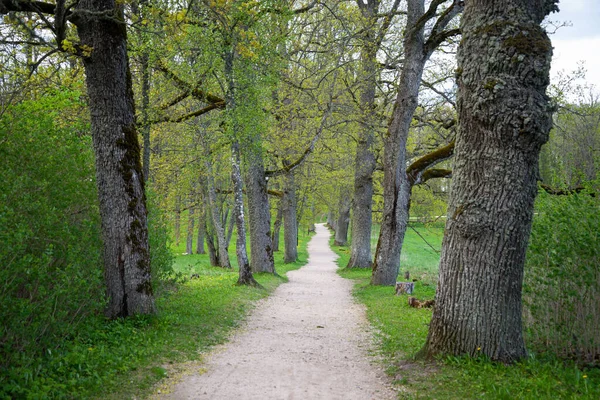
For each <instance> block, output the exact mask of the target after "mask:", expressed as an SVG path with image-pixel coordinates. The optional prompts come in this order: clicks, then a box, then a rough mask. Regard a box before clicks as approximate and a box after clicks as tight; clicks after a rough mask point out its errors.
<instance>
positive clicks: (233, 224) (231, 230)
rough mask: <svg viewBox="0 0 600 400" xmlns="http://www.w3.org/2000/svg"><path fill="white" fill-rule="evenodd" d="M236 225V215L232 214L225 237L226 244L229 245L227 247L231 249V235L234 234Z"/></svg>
mask: <svg viewBox="0 0 600 400" xmlns="http://www.w3.org/2000/svg"><path fill="white" fill-rule="evenodd" d="M228 211H229V210H228ZM225 219H227V218H225ZM234 227H235V215H232V216H231V218H229V222H228V224H227V237H226V238H225V246H227V249H229V243H231V237H232V236H233V228H234Z"/></svg>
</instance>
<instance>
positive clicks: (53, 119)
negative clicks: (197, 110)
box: [0, 92, 103, 369]
mask: <svg viewBox="0 0 600 400" xmlns="http://www.w3.org/2000/svg"><path fill="white" fill-rule="evenodd" d="M79 97H80V96H79V94H78V93H73V92H62V93H55V94H52V95H46V96H44V97H42V98H40V99H38V100H36V101H27V102H23V103H21V104H19V105H18V106H14V107H10V108H9V109H7V110H6V111H5V112H4V113H3V114H2V116H1V118H0V159H1V160H2V163H1V164H0V265H1V268H0V321H2V324H1V325H0V368H2V369H4V368H7V367H8V366H9V365H15V364H17V365H19V364H20V365H24V366H27V364H28V360H30V359H31V357H33V356H38V355H40V354H41V353H42V352H45V351H47V350H51V349H55V348H57V347H58V346H60V344H61V342H62V341H63V340H64V339H65V338H68V337H70V336H71V335H72V334H73V332H74V330H75V329H76V327H77V325H78V324H79V323H81V321H83V320H84V319H85V317H86V316H87V315H89V314H90V313H95V312H98V311H99V310H101V309H102V307H103V287H102V270H101V264H100V257H101V244H100V237H99V234H98V232H99V226H100V221H99V217H98V209H97V205H96V203H97V200H96V197H97V196H96V187H95V179H94V158H93V153H92V150H91V138H90V137H89V136H88V135H87V134H86V132H88V131H89V129H88V123H87V121H86V119H85V118H84V117H81V115H82V110H83V109H84V104H83V103H82V102H81V101H80V100H79Z"/></svg>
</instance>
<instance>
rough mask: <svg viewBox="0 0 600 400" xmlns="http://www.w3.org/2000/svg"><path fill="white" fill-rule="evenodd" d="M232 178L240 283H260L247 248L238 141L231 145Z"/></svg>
mask: <svg viewBox="0 0 600 400" xmlns="http://www.w3.org/2000/svg"><path fill="white" fill-rule="evenodd" d="M231 154H232V155H231V159H232V169H231V180H232V181H233V193H234V207H233V208H234V210H235V212H234V217H235V221H236V224H235V225H236V227H237V241H236V255H237V260H238V266H239V277H238V281H237V284H238V285H254V286H256V285H258V282H256V281H255V280H254V277H253V276H252V270H251V269H250V262H249V261H248V252H247V250H246V224H245V221H244V199H243V197H242V196H243V186H242V171H241V168H240V147H239V144H238V142H233V144H232V145H231Z"/></svg>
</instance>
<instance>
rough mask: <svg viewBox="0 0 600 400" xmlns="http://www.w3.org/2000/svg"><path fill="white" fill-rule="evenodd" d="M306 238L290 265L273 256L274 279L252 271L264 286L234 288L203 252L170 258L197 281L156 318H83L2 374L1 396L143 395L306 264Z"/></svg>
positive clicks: (161, 304)
mask: <svg viewBox="0 0 600 400" xmlns="http://www.w3.org/2000/svg"><path fill="white" fill-rule="evenodd" d="M308 239H309V237H308V236H306V235H304V236H302V235H301V236H300V243H299V248H298V249H299V260H298V261H297V262H296V263H292V264H283V260H282V258H283V256H282V255H281V254H279V253H277V254H276V256H275V259H276V270H277V272H278V274H279V275H280V276H274V275H272V274H255V278H256V279H257V281H258V282H259V283H260V284H261V285H262V286H263V288H264V289H256V288H251V287H240V286H236V285H235V283H236V281H237V274H238V272H237V270H236V269H232V270H225V269H222V268H218V267H211V266H209V263H208V256H207V255H186V256H183V255H180V256H177V257H176V260H175V264H174V269H175V270H176V271H177V272H179V275H180V276H185V277H189V276H190V275H191V273H195V274H198V275H199V276H200V277H199V278H198V279H187V280H186V281H185V282H184V283H180V284H178V285H175V286H174V289H173V288H172V289H171V290H169V291H162V296H161V297H159V298H157V300H156V303H157V307H158V310H159V311H158V314H157V315H156V316H153V317H134V318H128V319H119V320H114V321H107V320H105V319H104V318H103V317H101V316H99V315H97V316H95V317H94V318H90V319H89V320H88V321H86V324H85V325H84V327H83V328H81V329H79V330H77V331H76V332H73V334H72V336H70V337H69V338H67V339H66V340H65V342H64V343H63V344H62V345H61V347H60V348H59V350H57V351H50V350H49V351H47V352H46V353H45V354H44V355H43V356H42V357H40V358H38V359H37V360H35V362H34V363H33V364H31V365H30V366H29V367H28V368H21V369H19V368H13V369H10V370H5V371H2V381H1V382H0V399H14V398H24V399H46V398H49V399H54V398H57V399H58V398H61V399H62V398H64V399H87V398H109V399H111V398H112V399H130V398H134V397H135V398H139V397H144V396H145V395H146V394H148V393H149V392H150V391H151V389H152V388H153V386H154V385H155V384H156V383H157V382H158V381H159V380H161V379H163V378H165V377H167V376H168V375H169V372H170V369H171V365H173V364H177V363H180V362H185V361H189V360H198V359H200V358H201V357H202V355H203V354H204V353H205V352H206V351H207V350H208V349H209V348H210V347H211V346H213V345H215V344H218V343H222V342H224V341H225V340H226V338H227V337H228V335H229V332H231V329H233V328H235V327H236V326H238V325H239V323H240V322H241V321H242V320H243V319H244V317H245V316H246V314H247V313H248V311H249V310H250V309H251V308H252V306H253V304H254V303H255V301H256V300H258V299H260V298H263V297H265V296H267V295H268V294H269V293H270V292H271V291H272V290H273V289H274V288H275V287H276V286H278V285H279V284H280V283H282V282H285V281H286V280H287V279H286V278H285V273H286V272H288V271H290V270H293V269H297V268H299V267H300V266H302V265H303V264H305V263H306V261H307V258H308V255H307V252H306V244H307V241H308ZM232 251H235V249H233V250H232Z"/></svg>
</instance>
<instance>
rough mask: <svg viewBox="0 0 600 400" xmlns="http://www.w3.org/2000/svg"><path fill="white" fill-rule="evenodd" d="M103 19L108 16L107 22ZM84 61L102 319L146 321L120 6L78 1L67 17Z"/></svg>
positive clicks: (138, 190) (138, 172) (143, 223)
mask: <svg viewBox="0 0 600 400" xmlns="http://www.w3.org/2000/svg"><path fill="white" fill-rule="evenodd" d="M108 14H110V15H108ZM71 21H73V22H74V23H75V24H76V25H77V31H78V34H79V38H80V40H81V45H86V46H89V47H90V48H91V49H92V52H91V55H90V56H89V57H84V59H83V62H84V66H85V71H86V83H87V91H88V96H89V104H90V114H91V125H92V138H93V144H94V151H95V153H96V179H97V184H98V196H99V199H100V216H101V218H102V239H103V242H104V274H105V279H106V285H107V294H108V305H107V308H106V315H107V316H108V317H110V318H116V317H126V316H128V315H132V314H150V313H154V311H155V307H154V297H153V294H152V284H151V279H150V253H149V245H148V226H147V210H146V198H145V193H144V178H143V172H142V166H141V162H140V161H141V160H140V146H139V142H138V138H137V132H136V125H135V110H134V100H133V90H132V83H131V74H130V71H129V61H128V59H127V31H126V25H125V21H124V20H123V5H120V4H119V3H116V2H114V1H113V0H96V1H92V0H81V1H80V2H79V4H78V5H77V9H76V12H75V14H74V15H73V16H72V17H71Z"/></svg>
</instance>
